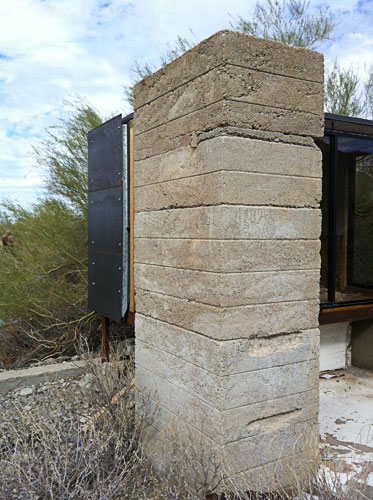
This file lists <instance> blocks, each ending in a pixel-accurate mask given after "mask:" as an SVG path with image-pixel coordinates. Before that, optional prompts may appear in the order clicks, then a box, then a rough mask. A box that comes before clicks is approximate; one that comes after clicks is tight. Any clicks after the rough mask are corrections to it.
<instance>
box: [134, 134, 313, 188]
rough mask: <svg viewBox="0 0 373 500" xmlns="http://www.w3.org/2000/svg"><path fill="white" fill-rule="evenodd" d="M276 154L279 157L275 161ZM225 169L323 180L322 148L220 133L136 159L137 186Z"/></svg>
mask: <svg viewBox="0 0 373 500" xmlns="http://www.w3.org/2000/svg"><path fill="white" fill-rule="evenodd" d="M272 139H273V137H272ZM274 158H276V161H273V159H274ZM222 170H225V171H226V170H229V171H230V172H232V171H240V172H250V173H257V174H259V173H263V174H277V175H284V176H291V178H293V177H294V176H297V177H301V178H303V177H306V178H309V177H314V178H316V179H317V180H319V179H320V176H321V151H320V150H319V149H318V148H316V147H315V146H314V147H310V146H301V145H296V144H284V143H282V142H269V141H265V140H259V139H252V140H250V141H248V140H247V138H246V137H231V136H218V137H213V138H212V139H209V140H204V141H202V142H200V143H199V144H198V145H197V147H196V148H192V147H191V146H188V147H185V148H179V149H175V150H172V151H170V152H168V153H165V154H164V155H158V156H153V157H151V158H149V159H147V160H142V161H138V162H136V172H135V186H136V187H138V186H146V185H149V184H158V183H160V182H165V181H171V180H175V179H185V178H187V179H189V178H190V177H193V176H199V175H202V174H208V173H212V172H218V171H222ZM190 180H191V179H190ZM200 180H203V179H200Z"/></svg>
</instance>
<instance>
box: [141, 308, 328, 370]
mask: <svg viewBox="0 0 373 500" xmlns="http://www.w3.org/2000/svg"><path fill="white" fill-rule="evenodd" d="M136 321H137V324H138V329H139V333H138V334H137V338H139V339H140V340H141V341H142V342H143V343H146V344H148V345H150V346H154V347H155V348H157V349H161V350H162V351H165V352H167V353H170V354H173V355H174V356H178V357H179V358H181V359H184V360H186V361H189V362H190V363H192V364H194V365H197V366H200V367H203V368H205V369H206V370H208V371H210V372H212V373H215V374H217V375H232V374H237V373H244V372H251V371H256V370H261V369H264V368H270V367H274V366H283V365H286V364H290V363H300V362H303V361H310V360H313V359H317V358H318V356H319V332H318V330H317V329H313V330H304V331H301V332H295V333H288V334H284V335H276V336H275V337H263V338H255V337H254V338H240V339H234V340H229V341H225V342H223V343H222V342H219V341H218V340H216V339H212V338H210V337H207V336H205V335H199V334H198V333H195V332H192V331H190V330H185V329H183V328H180V327H177V326H175V325H173V324H169V323H165V322H162V321H159V320H155V319H153V318H150V317H147V316H143V315H141V314H138V315H137V316H136Z"/></svg>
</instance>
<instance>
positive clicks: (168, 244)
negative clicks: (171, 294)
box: [135, 237, 320, 273]
mask: <svg viewBox="0 0 373 500" xmlns="http://www.w3.org/2000/svg"><path fill="white" fill-rule="evenodd" d="M212 256H213V258H212ZM135 259H136V262H138V263H140V264H154V265H158V266H163V267H173V268H175V269H177V268H182V269H195V270H200V271H212V272H231V273H247V272H249V271H282V270H297V269H299V270H317V269H319V266H320V242H319V241H318V240H208V239H202V240H201V239H180V238H179V239H177V238H147V237H142V238H138V239H137V240H136V252H135Z"/></svg>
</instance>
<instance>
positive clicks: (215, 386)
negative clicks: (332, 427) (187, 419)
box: [136, 341, 319, 410]
mask: <svg viewBox="0 0 373 500" xmlns="http://www.w3.org/2000/svg"><path fill="white" fill-rule="evenodd" d="M136 355H138V357H139V360H140V361H139V362H138V365H139V366H141V367H142V368H143V369H147V370H149V371H150V372H151V373H153V374H154V375H157V376H158V377H159V378H160V379H162V380H170V381H172V384H173V385H175V386H178V387H179V388H180V389H182V390H184V391H185V392H188V393H190V394H193V395H196V396H197V397H198V398H199V399H202V401H205V402H206V403H208V404H210V405H211V406H214V407H215V408H217V409H218V410H228V409H230V408H239V407H241V406H247V405H252V404H255V403H260V402H263V401H267V400H271V399H275V398H276V397H279V395H281V397H283V396H288V395H290V394H298V393H302V392H306V391H310V390H312V389H315V388H317V387H318V377H317V375H318V368H319V364H318V360H309V361H306V362H301V363H292V364H286V365H283V366H276V367H270V368H264V369H259V370H254V371H250V372H244V373H235V374H232V375H226V376H222V375H216V374H215V373H212V372H210V371H208V370H206V369H204V368H200V367H199V366H197V365H194V364H192V363H190V362H189V361H185V360H183V359H182V358H180V357H177V356H174V355H172V354H169V353H166V352H165V351H162V350H161V349H156V348H154V347H153V346H150V345H149V344H145V343H144V342H142V341H139V342H138V343H137V345H136ZM246 387H250V391H247V390H245V388H246Z"/></svg>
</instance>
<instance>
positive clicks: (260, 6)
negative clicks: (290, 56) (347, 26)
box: [231, 0, 336, 49]
mask: <svg viewBox="0 0 373 500" xmlns="http://www.w3.org/2000/svg"><path fill="white" fill-rule="evenodd" d="M231 26H232V28H233V29H235V30H237V31H241V32H243V33H246V34H248V35H253V36H257V37H261V38H269V39H271V40H276V41H278V42H282V43H285V44H286V45H293V46H295V47H306V48H308V49H314V48H316V47H317V46H318V45H319V44H320V43H321V42H322V41H324V40H331V39H332V34H333V31H334V29H335V27H336V23H335V19H334V15H333V14H332V13H331V12H330V10H329V8H328V7H325V8H320V9H319V11H318V14H317V15H313V14H312V13H310V2H309V1H308V0H301V1H297V0H283V1H282V2H280V1H278V0H264V1H263V2H257V3H256V5H255V9H254V14H253V16H252V19H247V18H245V17H242V16H240V15H239V16H238V18H237V19H235V20H234V22H233V23H231Z"/></svg>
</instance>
